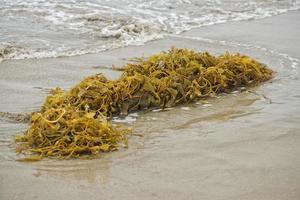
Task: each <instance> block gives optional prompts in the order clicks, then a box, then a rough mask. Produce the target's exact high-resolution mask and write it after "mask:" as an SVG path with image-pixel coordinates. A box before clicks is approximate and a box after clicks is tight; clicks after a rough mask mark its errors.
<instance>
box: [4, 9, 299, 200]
mask: <svg viewBox="0 0 300 200" xmlns="http://www.w3.org/2000/svg"><path fill="white" fill-rule="evenodd" d="M299 20H300V12H299V11H295V12H290V13H288V14H284V15H280V16H276V17H272V18H267V19H262V20H257V21H245V22H235V23H226V24H220V25H215V26H208V27H203V28H199V29H195V30H192V31H189V32H186V33H184V34H182V35H181V36H179V37H178V36H176V37H173V36H170V37H168V38H166V39H164V40H158V41H154V42H150V43H148V44H146V45H143V46H131V47H126V48H121V49H116V50H112V51H108V52H103V53H101V54H90V55H84V56H77V57H70V58H56V59H40V60H20V61H5V62H2V63H0V77H1V79H0V94H1V98H0V111H1V112H13V113H22V112H31V111H34V110H36V109H38V108H39V106H40V105H41V103H42V102H43V99H44V98H45V96H46V95H47V91H48V89H49V88H53V87H56V86H60V87H62V88H69V87H71V86H72V85H74V84H76V83H77V82H79V81H80V80H81V79H82V78H83V77H85V76H87V75H90V74H95V73H104V74H105V75H107V76H108V77H110V78H116V77H118V76H119V74H120V72H117V71H113V70H111V69H107V68H106V67H103V66H108V67H109V66H111V65H116V66H121V65H122V64H124V63H125V62H127V60H128V59H130V58H132V57H135V56H142V55H144V56H147V55H150V54H152V53H156V52H159V51H161V50H167V49H168V48H170V47H171V46H176V47H187V48H192V49H195V50H198V51H200V50H201V51H203V50H207V51H209V52H212V53H214V54H219V53H223V52H225V51H230V52H241V53H244V54H248V55H250V56H252V57H254V58H256V59H258V60H260V61H262V62H264V63H265V64H267V65H269V66H270V67H271V68H272V69H274V70H275V71H276V72H277V74H276V77H275V78H274V79H273V80H271V81H269V82H267V83H265V84H263V85H261V86H259V87H256V88H250V89H245V90H244V91H242V92H234V93H233V94H228V95H222V96H219V97H218V98H210V99H207V100H205V101H199V102H198V103H197V104H189V105H182V106H178V107H176V108H174V109H171V110H168V111H161V112H147V113H140V114H139V116H138V117H137V120H136V121H135V122H134V123H132V124H130V125H131V126H133V129H134V132H135V133H137V134H141V135H142V137H140V136H132V137H131V138H130V146H129V149H127V150H121V151H119V152H114V153H109V154H105V155H103V156H102V157H101V158H99V159H94V160H81V159H79V160H67V161H57V160H43V161H40V162H36V163H20V162H16V161H15V159H16V158H17V157H16V155H15V153H14V144H13V142H12V140H13V139H12V138H13V136H14V135H15V134H16V133H17V132H20V131H22V130H24V129H25V128H26V126H27V124H22V123H13V122H11V121H9V120H7V119H5V118H1V119H0V199H43V200H47V199H49V200H50V199H53V200H54V199H73V200H76V199H206V200H209V199H214V200H216V199H220V200H221V199H224V200H225V199H228V200H229V199H230V200H232V199H263V200H268V199H270V200H274V199H289V200H290V199H291V200H292V199H295V200H296V199H299V198H300V158H299V154H300V135H299V133H300V74H299V67H300V66H299V60H298V59H300V46H299V44H300V38H299V35H300V23H299Z"/></svg>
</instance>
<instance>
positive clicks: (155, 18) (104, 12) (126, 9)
mask: <svg viewBox="0 0 300 200" xmlns="http://www.w3.org/2000/svg"><path fill="white" fill-rule="evenodd" d="M299 2H300V1H299V0H282V1H280V2H279V1H259V0H256V1H251V2H247V1H242V0H237V1H234V3H232V2H231V1H223V0H209V1H203V2H202V1H196V0H176V1H175V0H162V1H155V0H111V1H108V0H105V1H104V0H103V1H91V0H87V1H80V2H77V1H72V0H52V1H46V0H38V1H37V0H22V1H21V0H2V1H1V3H0V26H1V27H4V28H3V29H1V31H2V30H5V33H2V32H0V33H1V34H0V46H1V44H3V43H10V44H13V46H14V47H16V48H15V49H14V51H12V52H9V53H7V54H1V55H0V58H1V59H25V58H44V57H59V56H74V55H81V54H86V53H98V52H101V51H104V50H108V49H114V48H119V47H123V46H128V45H143V44H145V42H148V41H151V40H156V39H160V38H163V37H165V36H166V35H167V34H179V33H182V32H183V31H186V30H190V29H193V28H197V27H201V26H209V25H214V24H219V23H226V22H228V21H240V20H252V19H261V18H265V17H270V16H274V15H278V14H282V13H285V12H288V11H290V10H296V9H299V5H300V3H299ZM11 23H13V26H10V24H11ZM16 27H17V28H16ZM32 29H33V30H32ZM37 40H40V41H46V42H47V45H45V44H42V43H41V42H37ZM62 44H63V45H62ZM295 65H296V64H295Z"/></svg>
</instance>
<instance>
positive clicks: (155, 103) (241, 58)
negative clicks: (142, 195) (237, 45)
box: [16, 48, 273, 161]
mask: <svg viewBox="0 0 300 200" xmlns="http://www.w3.org/2000/svg"><path fill="white" fill-rule="evenodd" d="M122 69H123V70H122V71H123V72H122V75H121V76H120V78H118V79H116V80H108V79H107V78H106V77H105V76H103V75H102V74H96V75H93V76H89V77H87V78H85V79H84V80H83V81H81V82H80V83H79V84H78V85H76V86H74V87H73V88H71V89H70V90H62V89H60V88H55V89H53V90H52V91H51V92H50V95H49V96H48V97H47V98H46V100H45V102H44V104H43V105H42V106H41V108H40V110H39V111H38V112H34V113H32V115H31V116H30V126H29V128H28V130H26V131H25V132H24V133H23V134H20V135H17V136H16V143H17V149H16V151H17V153H18V154H22V155H23V157H22V158H21V160H23V161H33V160H40V159H42V158H44V157H49V158H57V159H68V158H78V157H82V156H84V157H86V156H87V157H93V156H95V155H99V154H101V153H103V152H110V151H115V150H118V149H119V148H121V147H125V148H126V147H127V145H128V142H127V140H128V137H129V136H130V132H131V131H130V129H128V128H125V127H120V126H117V125H116V124H115V123H112V122H111V119H112V118H113V117H114V116H118V115H123V116H126V115H128V114H129V113H132V112H136V111H139V110H144V109H150V108H159V109H166V108H170V107H173V106H175V105H178V104H183V103H192V102H196V101H197V100H199V99H205V98H209V97H210V96H211V95H217V94H219V93H231V92H232V91H235V89H237V88H240V87H251V86H255V85H258V84H259V83H261V82H264V81H267V80H269V79H271V78H272V76H273V72H272V70H271V69H269V68H268V67H267V66H266V65H264V64H262V63H260V62H258V61H256V60H254V59H252V58H250V57H248V56H245V55H240V54H229V53H225V54H223V55H220V56H213V55H211V54H209V53H208V52H195V51H192V50H188V49H176V48H172V49H170V50H169V51H167V52H161V53H158V54H155V55H152V56H150V57H148V58H137V59H135V61H134V62H131V63H128V64H126V65H124V66H123V67H122Z"/></svg>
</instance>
